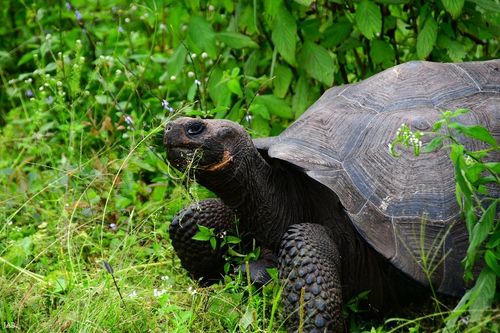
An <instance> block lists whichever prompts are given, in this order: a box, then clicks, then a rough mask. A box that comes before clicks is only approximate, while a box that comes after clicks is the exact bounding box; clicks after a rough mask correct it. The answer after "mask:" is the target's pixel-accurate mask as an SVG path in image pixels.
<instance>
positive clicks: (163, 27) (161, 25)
mask: <svg viewBox="0 0 500 333" xmlns="http://www.w3.org/2000/svg"><path fill="white" fill-rule="evenodd" d="M160 30H162V31H165V30H167V26H166V25H165V23H160Z"/></svg>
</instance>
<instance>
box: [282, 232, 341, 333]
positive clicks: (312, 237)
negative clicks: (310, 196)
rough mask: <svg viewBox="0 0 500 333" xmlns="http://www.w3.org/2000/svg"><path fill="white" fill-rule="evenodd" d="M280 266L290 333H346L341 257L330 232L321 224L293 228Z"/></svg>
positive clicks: (283, 242)
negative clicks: (291, 332) (300, 332)
mask: <svg viewBox="0 0 500 333" xmlns="http://www.w3.org/2000/svg"><path fill="white" fill-rule="evenodd" d="M278 266H279V274H280V279H281V281H282V282H283V285H284V290H283V295H282V300H283V304H284V308H285V311H286V314H287V315H290V327H289V328H290V329H291V331H297V330H298V328H299V325H302V329H303V332H343V331H344V326H345V325H344V319H343V318H342V314H341V307H342V290H341V282H340V276H341V275H340V257H339V254H338V250H337V247H336V245H335V243H334V242H333V241H332V239H331V238H330V236H329V235H328V230H327V229H326V228H325V227H324V226H322V225H319V224H307V223H304V224H296V225H292V226H290V227H289V229H288V230H287V232H286V233H285V235H284V236H283V239H282V243H281V247H280V251H279V259H278Z"/></svg>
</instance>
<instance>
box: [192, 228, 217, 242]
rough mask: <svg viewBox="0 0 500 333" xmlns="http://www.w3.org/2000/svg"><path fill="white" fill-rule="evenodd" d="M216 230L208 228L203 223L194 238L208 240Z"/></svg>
mask: <svg viewBox="0 0 500 333" xmlns="http://www.w3.org/2000/svg"><path fill="white" fill-rule="evenodd" d="M214 230H215V229H214V228H207V227H205V226H203V225H198V232H197V233H196V234H195V235H194V236H193V239H194V240H199V241H207V240H209V239H210V238H211V237H213V236H214Z"/></svg>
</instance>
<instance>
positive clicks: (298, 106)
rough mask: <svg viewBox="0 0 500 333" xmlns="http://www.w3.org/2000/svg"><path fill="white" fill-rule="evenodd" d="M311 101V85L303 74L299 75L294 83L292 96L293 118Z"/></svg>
mask: <svg viewBox="0 0 500 333" xmlns="http://www.w3.org/2000/svg"><path fill="white" fill-rule="evenodd" d="M312 103H313V96H312V90H311V86H310V84H309V82H308V79H307V76H306V75H305V74H303V75H301V76H300V77H299V79H298V80H297V83H296V84H295V94H294V95H293V98H292V107H293V111H294V113H295V118H298V117H299V116H300V115H301V114H302V113H304V111H305V110H306V109H307V108H308V107H309V106H310V105H311V104H312Z"/></svg>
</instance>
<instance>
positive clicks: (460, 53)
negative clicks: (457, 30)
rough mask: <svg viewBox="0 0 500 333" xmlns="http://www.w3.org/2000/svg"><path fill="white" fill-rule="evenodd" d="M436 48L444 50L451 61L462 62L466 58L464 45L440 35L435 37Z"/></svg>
mask: <svg viewBox="0 0 500 333" xmlns="http://www.w3.org/2000/svg"><path fill="white" fill-rule="evenodd" d="M436 44H437V46H438V47H439V48H440V49H442V50H446V53H447V54H448V56H449V57H450V58H451V60H453V61H456V62H458V61H462V59H464V58H465V57H466V56H467V51H466V48H465V45H464V44H462V43H460V42H457V41H456V40H453V39H451V38H449V37H448V36H446V35H444V34H442V33H440V34H439V35H438V37H437V42H436Z"/></svg>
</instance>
